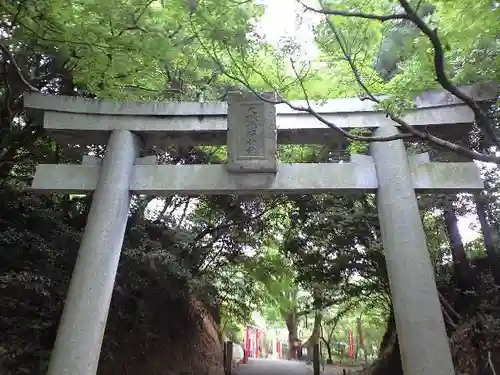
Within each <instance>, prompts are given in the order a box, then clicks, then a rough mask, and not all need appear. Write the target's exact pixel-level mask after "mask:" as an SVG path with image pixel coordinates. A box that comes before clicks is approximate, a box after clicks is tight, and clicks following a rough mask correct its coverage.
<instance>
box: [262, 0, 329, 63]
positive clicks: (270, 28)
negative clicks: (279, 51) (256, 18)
mask: <svg viewBox="0 0 500 375" xmlns="http://www.w3.org/2000/svg"><path fill="white" fill-rule="evenodd" d="M259 3H260V4H263V5H264V6H265V7H266V10H265V12H264V16H263V17H262V19H261V21H260V22H259V24H258V31H259V34H261V35H263V36H264V37H265V38H266V40H267V42H269V43H270V44H272V45H274V46H275V47H279V46H280V45H282V44H283V43H284V41H285V40H287V39H289V40H293V41H294V42H295V43H297V44H298V45H299V46H300V51H299V57H300V58H301V59H306V60H313V59H315V58H316V57H317V56H318V52H319V51H318V48H317V47H316V44H315V43H314V35H313V31H312V28H313V27H314V26H315V25H316V24H317V23H318V22H319V21H320V20H321V18H322V16H321V15H319V14H314V13H312V12H304V10H303V7H302V5H300V4H299V2H298V1H297V0H260V1H259ZM305 3H311V5H314V2H311V1H309V2H307V1H306V2H305Z"/></svg>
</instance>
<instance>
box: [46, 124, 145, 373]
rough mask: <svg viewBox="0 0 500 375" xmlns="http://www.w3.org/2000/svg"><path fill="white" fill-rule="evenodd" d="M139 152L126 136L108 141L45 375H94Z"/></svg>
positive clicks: (119, 134)
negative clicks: (130, 182) (130, 184)
mask: <svg viewBox="0 0 500 375" xmlns="http://www.w3.org/2000/svg"><path fill="white" fill-rule="evenodd" d="M139 151H140V147H139V142H138V139H137V137H136V136H135V135H134V134H132V133H131V132H130V131H128V130H115V131H113V132H112V133H111V136H110V138H109V143H108V148H107V152H106V156H105V158H104V160H103V162H102V166H101V171H100V175H99V181H98V183H97V187H96V190H95V193H94V196H93V199H92V206H91V209H90V212H89V215H88V218H87V225H86V227H85V232H84V234H83V237H82V242H81V245H80V250H79V252H78V257H77V260H76V265H75V268H74V271H73V276H72V278H71V283H70V286H69V291H68V295H67V297H66V302H65V304H64V310H63V313H62V317H61V322H60V324H59V329H58V332H57V338H56V342H55V346H54V350H53V352H52V357H51V360H50V364H49V370H48V374H49V375H95V374H96V372H97V365H98V362H99V355H100V352H101V344H102V338H103V335H104V329H105V327H106V320H107V316H108V311H109V305H110V302H111V295H112V293H113V287H114V283H115V276H116V270H117V268H118V261H119V259H120V252H121V248H122V245H123V237H124V234H125V226H126V223H127V219H128V211H129V204H130V192H129V181H130V177H131V174H132V171H133V166H134V163H135V160H136V158H137V157H138V155H139Z"/></svg>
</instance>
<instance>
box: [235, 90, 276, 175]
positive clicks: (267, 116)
mask: <svg viewBox="0 0 500 375" xmlns="http://www.w3.org/2000/svg"><path fill="white" fill-rule="evenodd" d="M262 95H263V96H264V97H266V98H268V99H270V100H272V101H275V100H276V95H274V94H272V93H270V94H262ZM227 99H228V113H227V170H228V171H230V172H234V173H241V172H276V152H277V133H276V108H275V106H274V105H273V104H271V103H267V102H265V101H263V100H261V99H259V98H258V97H257V96H255V95H254V94H253V93H240V92H232V93H229V94H228V98H227Z"/></svg>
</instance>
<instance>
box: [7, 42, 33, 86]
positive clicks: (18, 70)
mask: <svg viewBox="0 0 500 375" xmlns="http://www.w3.org/2000/svg"><path fill="white" fill-rule="evenodd" d="M0 51H2V53H3V54H4V56H5V59H7V60H9V61H10V63H11V64H12V65H13V66H14V68H15V69H16V72H17V75H18V76H19V79H20V80H21V81H22V82H23V83H24V84H25V85H26V87H27V88H28V89H29V90H30V91H34V92H40V90H39V89H37V88H36V87H35V86H33V85H32V84H31V83H29V82H28V80H27V79H26V77H24V74H23V72H22V70H21V68H20V67H19V64H18V63H17V61H16V59H15V58H14V56H13V55H12V53H10V51H9V49H8V48H7V47H6V46H4V45H3V43H0Z"/></svg>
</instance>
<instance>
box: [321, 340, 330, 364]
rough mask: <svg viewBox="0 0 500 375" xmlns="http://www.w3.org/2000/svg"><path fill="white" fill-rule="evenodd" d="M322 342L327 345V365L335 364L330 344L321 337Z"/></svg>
mask: <svg viewBox="0 0 500 375" xmlns="http://www.w3.org/2000/svg"><path fill="white" fill-rule="evenodd" d="M321 340H323V342H324V343H325V346H326V352H327V353H328V359H327V360H326V364H327V365H331V364H333V353H332V347H331V346H330V343H329V342H328V341H327V340H326V339H325V338H324V337H321Z"/></svg>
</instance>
